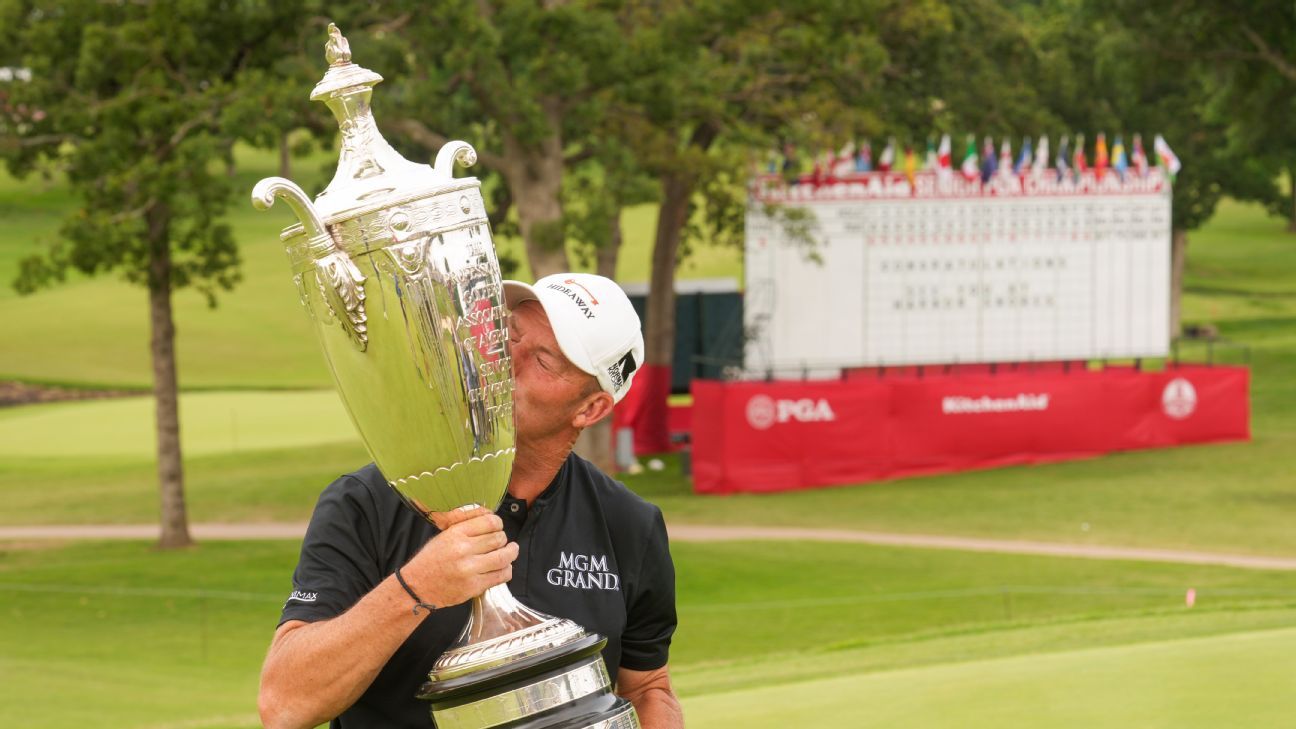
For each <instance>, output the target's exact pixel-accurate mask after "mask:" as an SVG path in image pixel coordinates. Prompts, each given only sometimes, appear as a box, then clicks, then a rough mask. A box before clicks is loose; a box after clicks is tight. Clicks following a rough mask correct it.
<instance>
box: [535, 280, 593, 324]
mask: <svg viewBox="0 0 1296 729" xmlns="http://www.w3.org/2000/svg"><path fill="white" fill-rule="evenodd" d="M577 285H578V286H579V285H580V284H577ZM545 288H550V289H553V290H554V291H557V292H558V293H560V294H563V295H565V296H566V297H567V298H569V299H571V300H572V302H573V303H574V304H576V306H577V307H578V308H579V309H580V310H581V313H582V314H584V315H585V318H586V319H593V318H594V310H593V309H591V308H590V305H591V304H597V303H598V302H597V301H595V300H594V297H593V296H591V297H590V300H589V302H586V301H585V299H583V298H582V297H581V295H580V294H578V293H576V292H575V291H573V290H571V289H569V288H567V287H566V286H562V285H560V284H556V283H551V284H549V285H548V286H546V287H545ZM581 288H582V289H584V288H585V287H584V286H581ZM586 293H588V292H586Z"/></svg>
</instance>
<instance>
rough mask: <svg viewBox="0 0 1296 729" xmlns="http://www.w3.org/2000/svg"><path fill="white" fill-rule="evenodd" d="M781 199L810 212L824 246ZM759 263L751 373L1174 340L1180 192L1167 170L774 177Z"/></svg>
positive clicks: (751, 242) (760, 191)
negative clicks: (774, 214)
mask: <svg viewBox="0 0 1296 729" xmlns="http://www.w3.org/2000/svg"><path fill="white" fill-rule="evenodd" d="M767 203H772V204H779V205H785V206H791V207H800V208H803V209H805V210H807V211H808V212H809V213H810V215H811V219H812V221H813V225H812V237H813V238H814V239H815V245H814V247H813V249H810V248H808V247H807V246H805V245H804V244H798V243H794V242H792V241H791V240H790V239H789V237H788V236H787V235H786V233H785V231H784V228H783V225H782V224H780V223H778V222H776V221H775V220H773V219H771V218H770V217H769V216H768V215H767V206H766V204H767ZM745 265H746V285H747V294H746V301H745V305H744V311H745V314H744V318H745V324H746V329H747V332H748V336H749V340H748V343H747V348H746V362H745V366H746V369H747V370H748V371H749V372H751V373H753V374H758V373H762V372H766V371H769V370H776V371H777V370H789V369H794V370H806V371H809V372H816V371H819V372H822V373H823V374H828V373H830V372H835V371H836V368H839V367H843V366H855V365H900V364H948V363H970V362H1020V361H1038V360H1061V359H1089V358H1104V357H1106V358H1119V357H1151V356H1164V355H1165V354H1166V353H1167V351H1168V349H1169V340H1170V334H1169V303H1170V194H1169V185H1167V184H1164V181H1163V180H1162V178H1161V177H1160V175H1159V174H1158V172H1157V171H1156V170H1152V171H1151V172H1149V175H1148V177H1145V178H1134V177H1133V176H1132V175H1131V176H1130V178H1129V179H1127V180H1124V181H1122V180H1120V179H1119V178H1117V177H1116V175H1115V174H1114V173H1108V175H1107V176H1106V177H1105V179H1104V180H1102V181H1098V180H1097V179H1096V178H1094V177H1092V173H1090V175H1089V176H1087V177H1086V178H1083V179H1082V180H1081V181H1080V182H1079V183H1078V184H1077V183H1073V182H1071V181H1067V182H1066V183H1064V184H1061V185H1059V184H1057V182H1056V180H1055V176H1054V173H1053V172H1052V171H1051V170H1050V171H1046V172H1044V173H1040V175H1039V176H1036V177H1031V178H1026V179H1020V180H1019V179H1018V178H1017V177H1015V176H1013V177H1010V178H1007V179H1005V178H998V179H996V180H993V181H992V182H991V183H990V184H988V185H986V186H984V187H982V186H981V185H980V184H979V182H976V183H965V182H964V181H963V180H961V179H959V180H957V181H952V180H938V179H937V178H936V177H935V175H933V174H928V175H920V176H919V178H918V179H917V180H916V185H915V186H914V187H911V186H910V184H909V182H908V181H907V180H905V178H904V177H903V176H899V175H876V174H875V175H870V176H867V177H863V178H857V179H856V180H855V181H851V180H847V181H842V182H838V183H836V184H832V185H823V186H818V187H815V186H812V185H804V184H803V185H796V186H790V187H782V186H781V185H774V184H769V183H767V186H764V187H758V188H757V189H756V191H755V192H754V193H753V196H752V200H751V204H750V205H749V207H748V213H747V233H746V264H745Z"/></svg>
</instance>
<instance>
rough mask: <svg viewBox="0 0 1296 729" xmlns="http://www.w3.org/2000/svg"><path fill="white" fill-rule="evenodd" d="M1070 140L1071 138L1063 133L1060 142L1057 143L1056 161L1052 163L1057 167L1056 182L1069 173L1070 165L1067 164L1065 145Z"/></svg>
mask: <svg viewBox="0 0 1296 729" xmlns="http://www.w3.org/2000/svg"><path fill="white" fill-rule="evenodd" d="M1070 142H1071V138H1070V137H1068V136H1067V135H1065V134H1063V135H1062V143H1061V144H1059V145H1058V153H1057V161H1056V162H1054V163H1053V165H1054V167H1056V168H1057V179H1058V182H1061V181H1062V180H1064V179H1065V178H1066V177H1067V175H1069V174H1071V166H1070V165H1069V164H1067V159H1068V157H1069V155H1068V154H1067V145H1068V144H1069V143H1070Z"/></svg>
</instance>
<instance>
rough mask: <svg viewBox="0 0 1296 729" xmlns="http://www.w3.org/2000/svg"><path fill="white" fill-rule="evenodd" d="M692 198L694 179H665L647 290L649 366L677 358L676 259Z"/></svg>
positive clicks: (668, 363)
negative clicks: (650, 277) (650, 276)
mask: <svg viewBox="0 0 1296 729" xmlns="http://www.w3.org/2000/svg"><path fill="white" fill-rule="evenodd" d="M692 196H693V178H692V176H686V175H684V174H679V173H676V174H670V175H667V176H666V177H665V178H664V179H663V180H662V202H661V207H660V208H659V209H658V211H657V236H656V239H655V240H654V241H653V254H652V280H651V282H650V283H649V287H648V321H647V324H646V326H645V327H644V349H645V350H646V351H645V353H644V359H645V361H646V362H647V363H648V364H650V365H658V366H661V367H670V366H671V362H673V361H674V359H675V263H676V261H675V259H676V257H677V256H678V255H679V246H680V240H681V238H682V237H683V235H684V224H685V223H686V222H688V213H689V200H690V198H692Z"/></svg>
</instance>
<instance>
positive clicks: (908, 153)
mask: <svg viewBox="0 0 1296 729" xmlns="http://www.w3.org/2000/svg"><path fill="white" fill-rule="evenodd" d="M917 172H918V155H916V154H914V148H913V145H912V144H906V145H905V154H904V175H905V178H906V179H908V180H909V184H910V185H911V186H912V185H913V184H914V177H915V175H916V174H917Z"/></svg>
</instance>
